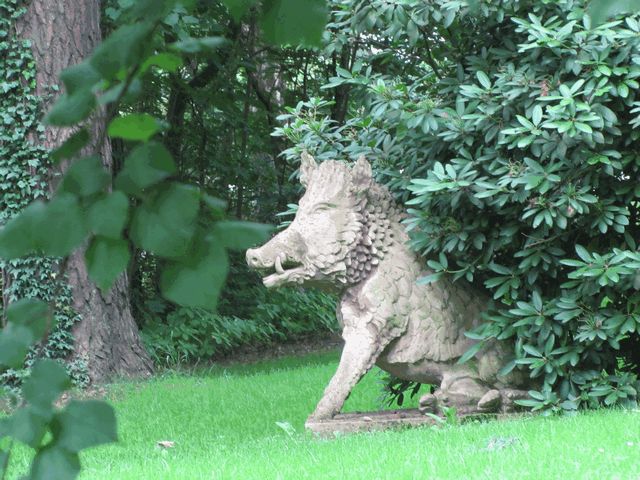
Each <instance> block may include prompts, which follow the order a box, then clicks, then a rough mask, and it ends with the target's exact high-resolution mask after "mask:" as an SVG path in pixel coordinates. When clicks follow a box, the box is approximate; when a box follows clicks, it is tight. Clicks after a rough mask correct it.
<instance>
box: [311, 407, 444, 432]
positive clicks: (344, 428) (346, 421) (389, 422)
mask: <svg viewBox="0 0 640 480" xmlns="http://www.w3.org/2000/svg"><path fill="white" fill-rule="evenodd" d="M435 423H436V421H435V420H434V419H433V418H432V417H429V416H428V415H424V414H422V413H420V412H419V411H418V409H403V410H384V411H379V412H356V413H340V414H338V415H336V416H335V417H334V418H332V419H329V420H307V423H305V427H306V428H307V430H310V431H311V432H313V433H314V434H316V435H318V436H319V437H323V438H327V437H333V436H336V435H340V434H345V433H357V432H371V431H375V430H387V429H393V428H395V429H398V428H408V427H419V426H422V425H434V424H435Z"/></svg>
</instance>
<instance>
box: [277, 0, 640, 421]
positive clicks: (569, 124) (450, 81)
mask: <svg viewBox="0 0 640 480" xmlns="http://www.w3.org/2000/svg"><path fill="white" fill-rule="evenodd" d="M469 4H471V7H473V8H470V7H469ZM585 4H586V3H585V2H583V1H574V0H559V1H553V2H551V1H542V2H528V1H498V2H486V1H480V2H465V1H444V0H438V1H434V2H422V1H408V2H388V1H382V0H374V1H359V0H358V1H350V2H339V3H338V2H335V9H336V13H335V16H334V18H337V19H339V20H338V21H336V22H335V23H334V24H332V28H333V30H332V36H331V40H330V43H329V45H328V47H327V48H332V45H333V48H334V49H335V48H336V45H342V44H344V43H345V42H348V41H349V39H354V38H361V39H363V40H362V41H363V42H364V45H365V47H363V48H362V49H361V50H360V51H359V52H357V53H358V55H357V58H358V60H357V61H355V62H354V63H353V66H352V68H351V69H350V71H349V70H345V69H339V70H337V74H336V77H335V78H332V79H331V80H330V82H329V84H328V85H327V87H328V88H343V87H345V86H347V87H348V88H350V89H351V90H350V92H351V99H352V109H351V116H350V117H349V118H348V119H347V120H346V122H345V124H344V125H339V124H336V123H335V122H333V121H332V120H331V118H330V117H329V107H330V106H331V103H330V102H327V101H323V100H321V99H311V100H309V101H308V102H305V103H300V104H298V105H297V106H296V107H295V108H291V109H289V112H288V114H287V115H284V116H282V120H283V121H285V126H284V127H283V128H280V129H278V130H277V131H276V132H275V134H276V135H280V136H285V137H287V138H288V139H289V140H290V141H292V143H294V144H295V146H294V147H293V148H290V149H288V150H287V151H286V152H285V154H286V155H287V156H288V157H289V158H290V159H291V160H292V161H293V160H294V159H296V158H297V157H298V155H299V153H300V151H301V149H302V148H306V149H308V150H309V151H311V152H312V153H313V154H315V155H316V156H317V157H318V158H320V159H326V158H343V159H349V158H350V159H355V157H356V156H357V155H359V154H360V153H365V154H366V155H367V156H368V157H369V158H370V159H371V160H373V161H374V163H375V165H376V167H377V171H378V172H379V180H381V181H383V182H385V183H386V184H387V185H388V186H389V187H390V188H391V190H392V191H393V192H394V193H395V194H396V196H397V198H398V199H399V200H401V201H404V202H405V203H406V205H407V207H408V209H409V213H410V218H409V219H408V221H407V227H408V229H409V230H410V232H411V236H412V246H413V247H414V248H415V249H416V251H418V252H420V253H421V254H423V255H424V256H425V257H426V258H427V260H428V261H427V264H428V266H429V268H430V269H431V270H432V272H433V274H431V275H429V276H428V277H426V278H425V279H423V281H425V282H428V281H433V280H436V279H437V278H438V277H440V276H442V275H451V276H452V277H453V278H455V279H457V280H460V281H473V282H474V283H476V284H477V285H483V286H484V287H485V288H486V290H487V291H488V292H489V294H490V295H491V297H492V298H493V302H492V304H491V306H490V309H489V310H488V312H487V314H486V317H485V320H486V321H485V323H484V324H483V325H482V326H481V327H480V328H479V329H478V330H477V331H475V332H471V333H470V336H472V337H474V338H477V339H480V340H487V339H491V338H498V339H500V340H504V341H508V342H511V343H512V345H513V348H514V358H513V360H512V361H510V362H508V363H507V364H506V365H505V371H508V370H510V369H513V368H524V369H527V370H528V371H529V373H530V375H531V377H533V378H536V379H538V380H539V381H540V384H541V388H540V391H537V392H531V396H532V399H531V400H528V401H526V402H525V403H526V404H527V405H529V406H531V407H533V408H534V409H547V410H557V409H561V408H563V409H575V408H578V407H580V406H596V405H598V404H600V403H604V404H606V405H613V404H623V405H633V404H635V399H636V395H637V378H636V375H635V373H634V371H635V372H637V365H636V367H635V368H634V366H633V363H634V362H636V364H637V352H638V350H640V338H639V335H638V332H639V331H640V294H639V293H638V288H640V281H639V280H638V279H639V278H640V277H639V275H638V271H639V270H638V269H639V268H640V252H638V247H637V242H638V241H639V240H640V225H639V219H638V215H639V213H640V212H639V209H638V199H639V197H640V187H639V186H638V174H639V169H640V155H639V152H640V150H639V148H638V139H639V138H640V130H639V129H638V127H639V126H640V100H639V98H638V93H637V92H638V86H639V83H638V77H640V48H639V47H640V23H639V22H638V16H637V15H634V16H627V17H626V18H624V19H619V20H615V21H612V22H609V23H605V24H602V25H599V26H593V25H591V21H590V17H589V15H588V14H587V12H585V9H584V7H585ZM367 38H373V39H379V38H383V39H384V40H385V41H386V44H385V42H383V41H379V42H378V43H382V44H383V45H382V46H380V45H377V46H376V49H367V46H366V45H367V40H366V39H367ZM345 39H346V40H345ZM408 59H410V61H409V60H408ZM633 352H636V356H635V358H633Z"/></svg>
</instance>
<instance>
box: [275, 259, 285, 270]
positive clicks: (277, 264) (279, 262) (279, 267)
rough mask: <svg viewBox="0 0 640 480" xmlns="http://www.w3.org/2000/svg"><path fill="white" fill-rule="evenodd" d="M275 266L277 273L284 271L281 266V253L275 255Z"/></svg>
mask: <svg viewBox="0 0 640 480" xmlns="http://www.w3.org/2000/svg"><path fill="white" fill-rule="evenodd" d="M275 267H276V273H279V274H282V273H284V268H282V254H280V255H278V256H277V257H276V261H275Z"/></svg>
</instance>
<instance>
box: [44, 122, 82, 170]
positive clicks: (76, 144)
mask: <svg viewBox="0 0 640 480" xmlns="http://www.w3.org/2000/svg"><path fill="white" fill-rule="evenodd" d="M89 139H90V137H89V132H88V131H87V129H86V128H81V129H80V130H78V131H77V132H75V133H74V134H73V135H71V136H70V137H69V138H68V139H67V140H65V142H64V143H63V144H62V145H60V146H59V147H58V148H56V149H55V150H53V151H52V152H51V155H50V157H51V159H52V160H53V162H54V163H58V162H60V160H63V159H65V158H71V157H73V156H74V155H75V154H77V153H78V152H79V151H80V150H81V149H82V147H84V146H85V145H86V144H87V143H89Z"/></svg>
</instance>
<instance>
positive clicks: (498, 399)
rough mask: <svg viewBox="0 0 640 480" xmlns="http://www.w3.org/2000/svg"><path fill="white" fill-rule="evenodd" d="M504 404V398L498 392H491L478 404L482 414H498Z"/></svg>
mask: <svg viewBox="0 0 640 480" xmlns="http://www.w3.org/2000/svg"><path fill="white" fill-rule="evenodd" d="M501 404H502V396H501V395H500V392H499V391H498V390H489V391H488V392H487V393H485V394H484V395H483V396H482V398H481V399H480V401H479V402H478V410H479V411H480V412H487V413H491V412H497V411H498V410H499V409H500V405H501Z"/></svg>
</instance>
